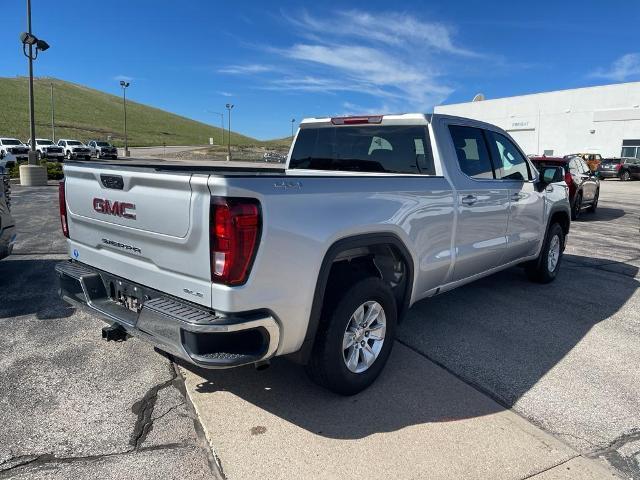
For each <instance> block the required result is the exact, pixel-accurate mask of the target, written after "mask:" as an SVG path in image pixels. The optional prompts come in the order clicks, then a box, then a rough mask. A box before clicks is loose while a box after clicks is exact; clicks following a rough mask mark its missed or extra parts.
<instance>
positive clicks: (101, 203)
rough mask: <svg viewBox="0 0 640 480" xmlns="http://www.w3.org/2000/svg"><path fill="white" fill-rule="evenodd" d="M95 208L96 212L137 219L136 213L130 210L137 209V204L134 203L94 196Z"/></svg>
mask: <svg viewBox="0 0 640 480" xmlns="http://www.w3.org/2000/svg"><path fill="white" fill-rule="evenodd" d="M93 209H94V210H95V211H96V212H98V213H104V214H105V215H115V216H116V217H122V218H128V219H130V220H135V219H136V214H135V213H131V212H130V211H131V210H135V209H136V206H135V204H133V203H127V202H112V201H111V200H107V199H106V198H105V199H103V198H94V199H93ZM127 210H129V211H127Z"/></svg>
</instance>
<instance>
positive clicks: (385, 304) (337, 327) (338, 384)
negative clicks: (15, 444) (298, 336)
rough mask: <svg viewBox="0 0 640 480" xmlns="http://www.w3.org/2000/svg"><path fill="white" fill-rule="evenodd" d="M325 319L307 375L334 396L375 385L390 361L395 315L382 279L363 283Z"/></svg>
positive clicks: (391, 301)
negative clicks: (375, 381)
mask: <svg viewBox="0 0 640 480" xmlns="http://www.w3.org/2000/svg"><path fill="white" fill-rule="evenodd" d="M325 315H327V317H326V318H323V320H322V322H321V324H320V327H319V329H318V333H317V334H316V340H315V344H314V347H313V352H312V354H311V360H310V362H309V364H308V365H307V367H306V370H307V373H308V374H309V376H310V377H311V379H312V380H313V381H314V382H316V383H318V384H319V385H321V386H323V387H325V388H328V389H329V390H331V391H333V392H335V393H339V394H341V395H354V394H356V393H358V392H361V391H362V390H364V389H365V388H367V387H368V386H369V385H371V384H372V383H373V382H374V380H375V379H376V378H377V377H378V375H379V374H380V372H381V371H382V369H383V368H384V366H385V364H386V362H387V359H388V358H389V354H390V353H391V347H392V346H393V341H394V337H395V331H396V323H397V316H398V314H397V309H396V302H395V298H394V296H393V294H392V292H391V289H390V288H389V287H388V286H387V285H386V284H385V283H384V282H383V281H382V280H380V279H379V278H375V277H371V278H366V279H364V280H361V281H360V282H358V283H356V284H355V285H353V286H351V288H349V289H347V290H346V291H345V292H344V293H343V294H342V296H341V298H340V299H339V300H338V302H337V304H336V306H335V308H333V309H332V311H331V312H326V313H325Z"/></svg>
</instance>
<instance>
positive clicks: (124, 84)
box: [120, 80, 130, 157]
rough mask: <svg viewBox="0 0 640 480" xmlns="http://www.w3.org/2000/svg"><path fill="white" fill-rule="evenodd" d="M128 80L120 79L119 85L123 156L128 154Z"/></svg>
mask: <svg viewBox="0 0 640 480" xmlns="http://www.w3.org/2000/svg"><path fill="white" fill-rule="evenodd" d="M129 85H130V83H129V82H125V81H124V80H120V86H121V87H122V105H123V106H124V156H125V157H128V156H129V140H128V138H127V87H128V86H129Z"/></svg>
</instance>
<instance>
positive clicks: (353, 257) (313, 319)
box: [290, 232, 414, 363]
mask: <svg viewBox="0 0 640 480" xmlns="http://www.w3.org/2000/svg"><path fill="white" fill-rule="evenodd" d="M385 250H388V251H389V252H393V254H394V255H397V258H398V260H400V261H401V262H402V264H403V266H404V269H405V271H404V274H403V287H402V289H401V290H402V291H401V295H396V301H397V306H398V321H400V320H401V319H402V317H403V316H404V314H405V313H406V312H407V310H408V309H409V302H410V300H411V293H412V291H413V280H414V262H413V257H412V256H411V253H410V252H409V249H408V248H407V247H406V245H405V243H404V242H403V241H402V240H401V239H400V237H398V235H396V234H395V233H386V232H385V233H369V234H362V235H354V236H351V237H346V238H341V239H339V240H337V241H336V242H334V243H333V244H332V245H331V246H330V247H329V249H328V250H327V252H326V254H325V256H324V258H323V260H322V263H321V265H320V270H319V273H318V279H317V281H316V288H315V291H314V295H313V302H312V304H311V313H310V315H309V322H308V324H307V332H306V334H305V338H304V341H303V343H302V346H301V348H300V349H299V350H298V351H297V352H295V353H293V354H291V355H290V357H291V359H292V360H294V361H296V362H298V363H307V361H308V359H309V357H310V355H311V351H312V349H313V344H314V341H315V337H316V332H317V331H318V327H319V326H320V323H321V320H322V313H323V306H324V305H325V298H326V294H327V292H328V287H329V285H328V284H329V279H330V277H331V273H332V271H334V267H335V266H336V265H337V264H339V263H341V262H353V261H357V262H358V263H362V262H361V260H362V259H363V258H373V265H374V267H375V268H376V270H377V274H378V276H379V278H382V279H383V280H384V279H385V276H386V275H390V273H389V272H388V270H387V269H388V267H389V265H388V263H387V265H384V263H385V262H379V263H381V264H382V265H378V264H376V262H375V258H376V257H377V258H382V257H383V256H385V255H384V253H383V252H384V251H385ZM365 268H372V267H371V263H367V266H365ZM371 273H372V275H375V274H376V273H375V272H373V271H372V272H371ZM351 278H353V277H349V279H351ZM398 297H399V298H398Z"/></svg>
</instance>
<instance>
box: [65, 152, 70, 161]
mask: <svg viewBox="0 0 640 480" xmlns="http://www.w3.org/2000/svg"><path fill="white" fill-rule="evenodd" d="M65 157H66V159H67V160H71V152H70V151H68V150H67V153H66V155H65Z"/></svg>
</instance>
